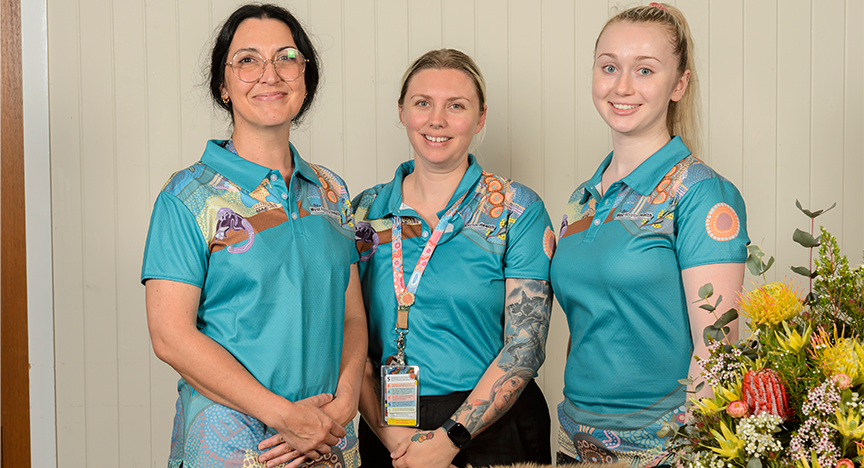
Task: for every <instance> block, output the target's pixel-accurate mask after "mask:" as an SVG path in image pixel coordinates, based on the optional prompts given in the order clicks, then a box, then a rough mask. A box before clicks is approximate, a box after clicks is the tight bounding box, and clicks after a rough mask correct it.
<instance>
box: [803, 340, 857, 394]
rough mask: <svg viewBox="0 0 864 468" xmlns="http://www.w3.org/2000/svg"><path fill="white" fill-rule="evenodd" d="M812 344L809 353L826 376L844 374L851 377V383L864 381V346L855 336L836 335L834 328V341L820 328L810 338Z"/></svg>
mask: <svg viewBox="0 0 864 468" xmlns="http://www.w3.org/2000/svg"><path fill="white" fill-rule="evenodd" d="M810 341H811V342H812V344H813V346H812V348H811V351H810V354H811V355H812V356H813V359H815V360H816V362H818V363H819V365H820V366H821V367H822V372H823V373H824V374H825V376H826V377H832V376H833V375H835V374H846V375H848V376H849V377H850V378H851V379H852V385H853V386H854V385H858V384H861V383H864V346H862V345H861V342H860V341H858V340H857V339H855V338H844V337H842V336H837V330H836V329H835V330H834V340H833V341H834V342H833V343H832V342H831V341H832V340H831V337H829V336H828V333H827V332H825V330H823V329H820V330H819V332H818V333H816V334H815V335H813V338H812V339H811V340H810Z"/></svg>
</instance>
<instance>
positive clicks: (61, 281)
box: [45, 0, 864, 468]
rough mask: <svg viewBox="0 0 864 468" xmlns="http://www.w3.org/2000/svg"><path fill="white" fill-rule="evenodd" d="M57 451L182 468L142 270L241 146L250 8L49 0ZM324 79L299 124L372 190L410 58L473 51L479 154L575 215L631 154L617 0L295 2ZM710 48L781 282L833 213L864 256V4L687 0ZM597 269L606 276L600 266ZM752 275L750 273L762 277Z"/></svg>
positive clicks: (397, 156)
mask: <svg viewBox="0 0 864 468" xmlns="http://www.w3.org/2000/svg"><path fill="white" fill-rule="evenodd" d="M47 1H48V39H49V41H48V44H49V62H48V64H49V65H48V66H49V80H50V135H51V137H50V143H51V171H52V181H51V184H52V186H51V188H52V192H53V195H52V198H53V199H52V222H53V234H54V236H53V242H54V258H53V262H54V278H53V281H54V288H53V291H46V292H45V293H46V294H50V293H52V292H53V294H54V304H55V305H54V315H55V320H54V325H55V354H56V388H57V389H56V408H57V410H56V411H57V414H56V417H57V459H58V466H60V467H63V468H67V467H68V468H77V467H82V468H83V467H87V468H98V467H116V466H124V467H161V466H165V461H166V459H167V455H168V445H169V439H170V430H171V420H172V417H173V413H174V402H175V399H176V391H175V385H176V379H177V376H176V374H175V373H174V372H173V370H171V369H170V368H169V367H168V366H166V365H165V364H163V363H161V362H160V361H158V360H157V359H156V358H155V357H154V355H153V353H152V351H151V348H150V343H149V339H148V335H147V327H146V321H145V310H144V288H143V287H142V286H141V285H140V284H139V280H138V278H139V274H140V263H141V255H142V253H143V247H144V240H145V237H146V232H147V225H148V221H149V214H150V209H151V207H152V203H153V201H154V200H155V198H156V195H157V193H158V191H159V190H160V188H161V187H162V185H163V183H164V182H165V181H166V180H167V178H168V177H169V176H170V174H171V173H173V172H174V171H176V170H179V169H181V168H183V167H185V166H187V165H189V164H191V163H193V162H195V161H196V160H198V158H199V157H200V154H201V151H202V150H203V148H204V143H205V141H206V140H207V139H208V138H226V137H228V136H229V131H230V129H229V127H228V125H227V123H226V119H225V118H224V116H222V115H221V114H220V113H219V112H216V111H214V109H213V107H212V105H211V104H210V102H209V97H208V93H207V87H206V84H205V83H206V79H205V77H204V75H203V71H204V70H205V69H206V65H207V64H206V60H207V58H208V55H209V49H208V47H209V46H210V41H211V39H212V35H213V30H214V29H215V28H216V27H217V26H218V25H219V24H220V22H221V21H222V20H223V19H224V18H225V17H226V16H227V15H228V14H230V12H231V11H232V10H233V9H234V8H235V7H236V6H237V5H238V4H239V2H237V1H236V0H146V1H144V0H140V1H126V0H122V1H121V0H47ZM279 3H280V4H282V5H283V6H285V7H287V8H288V9H290V10H291V11H292V12H293V13H295V15H297V16H298V18H300V19H301V20H302V21H303V23H304V24H305V25H306V26H307V27H308V32H309V33H310V34H311V35H312V36H313V39H314V41H315V43H316V45H317V47H318V49H319V52H320V53H321V57H322V63H323V67H324V69H323V78H324V81H323V86H322V88H321V92H320V94H319V99H318V101H317V104H316V106H315V108H314V109H313V113H312V115H311V116H309V118H308V119H307V121H306V122H305V124H304V125H303V126H301V127H300V128H298V129H296V130H294V131H293V133H292V137H291V139H292V141H293V142H294V144H295V145H296V146H297V147H298V149H299V150H300V151H301V153H302V154H303V155H304V156H305V157H306V158H307V159H309V160H311V161H314V162H316V163H319V164H324V165H326V166H328V167H330V168H331V169H333V170H335V171H336V172H338V173H340V174H341V175H343V176H344V177H345V179H346V180H347V181H348V184H349V188H350V191H351V193H352V194H357V193H359V191H360V190H362V189H364V188H366V187H369V186H371V185H373V184H375V183H378V182H384V181H387V180H389V179H390V178H392V175H393V171H394V170H395V167H396V166H397V165H398V164H399V163H400V162H402V161H404V160H406V159H409V158H410V157H411V154H410V146H409V144H408V142H407V140H406V138H405V135H404V129H402V128H401V127H400V125H399V121H398V116H397V113H396V99H397V97H398V92H399V83H400V79H401V76H402V73H403V72H404V70H405V68H406V67H407V65H408V64H409V63H410V62H411V60H413V59H414V58H416V57H417V56H419V55H420V54H422V53H423V52H425V51H427V50H429V49H432V48H439V47H454V48H458V49H461V50H463V51H465V52H467V53H469V54H470V55H472V56H473V57H474V58H475V59H476V60H477V62H478V64H479V65H480V67H481V69H482V70H483V72H484V74H485V76H486V79H487V82H488V106H489V115H488V119H487V126H486V130H485V135H484V138H483V140H482V142H481V143H480V144H479V146H478V148H477V150H476V153H477V154H478V157H479V159H480V161H481V163H482V165H483V166H484V168H485V169H487V170H490V171H493V172H495V173H498V174H500V175H504V176H507V177H511V178H513V179H515V180H517V181H519V182H522V183H525V184H527V185H528V186H530V187H532V188H533V189H534V190H536V191H537V192H538V193H539V194H540V195H541V196H542V197H543V198H544V200H545V201H546V206H547V208H548V210H549V214H550V216H551V217H552V220H553V224H555V225H556V226H557V225H558V223H559V222H560V219H561V216H562V213H563V209H564V205H565V203H566V200H567V198H568V197H569V195H570V193H571V192H572V190H573V189H574V188H575V187H576V186H577V185H578V184H579V183H581V182H582V181H584V180H585V179H586V178H588V177H590V176H591V174H592V173H593V172H594V170H595V168H596V166H597V165H598V164H599V162H600V160H601V159H602V158H603V157H604V156H605V155H606V154H607V152H608V151H609V150H610V149H611V148H610V139H609V134H608V129H607V127H606V125H605V124H604V123H603V121H602V120H601V119H600V118H599V117H598V115H597V113H596V111H595V110H594V107H593V104H592V102H591V96H590V87H591V65H592V61H593V46H594V41H595V39H596V36H597V33H598V32H599V30H600V28H601V27H602V25H603V23H604V22H605V20H606V19H607V18H608V17H609V15H610V13H611V12H612V11H613V10H614V9H615V8H619V7H628V6H632V5H635V4H636V3H635V2H619V1H614V0H609V1H606V0H580V1H578V2H575V1H571V0H407V1H406V0H343V1H340V0H305V1H303V0H293V1H284V0H280V2H279ZM675 3H676V4H677V5H678V6H679V7H680V8H681V9H682V10H683V11H684V12H685V14H686V16H687V17H688V19H689V21H690V25H691V28H692V30H693V34H694V38H695V40H696V47H697V58H698V68H697V71H698V73H699V77H700V84H701V95H702V103H703V128H704V131H703V135H704V141H703V148H704V151H703V154H701V155H700V156H701V157H702V158H703V159H705V160H706V161H708V162H709V163H710V164H711V165H712V166H713V167H714V168H715V169H717V170H718V171H719V172H720V173H721V174H723V175H724V176H725V177H727V178H728V179H730V180H731V181H732V182H734V183H735V184H736V185H737V186H738V187H739V189H741V191H742V193H743V194H744V198H745V200H746V202H747V208H748V224H749V231H750V237H751V239H752V240H753V242H755V243H758V244H759V245H761V246H762V248H763V250H765V252H767V253H768V254H771V255H774V256H775V257H776V258H777V266H776V267H775V268H774V269H773V270H772V271H771V272H770V274H769V275H768V279H769V280H783V279H784V278H786V277H792V276H794V274H792V273H791V272H790V271H789V269H788V267H789V266H790V265H806V264H807V261H808V257H807V252H806V251H805V250H804V249H802V248H800V247H799V246H797V245H795V244H794V243H793V242H792V240H791V234H792V232H793V230H794V229H795V228H796V227H801V228H806V227H808V222H807V221H808V220H807V219H806V218H805V217H804V216H803V215H802V214H800V213H799V212H798V211H797V209H796V208H795V205H794V203H795V200H796V199H798V200H800V201H801V203H802V204H803V205H804V206H805V207H811V208H814V209H817V208H825V207H827V206H829V205H831V204H832V203H834V202H837V203H838V208H836V209H835V210H833V211H831V212H830V213H828V214H826V215H825V216H823V217H822V218H819V220H818V221H819V223H820V224H823V225H825V226H826V227H827V228H828V229H829V230H830V231H831V232H832V233H834V234H835V235H836V236H838V237H839V238H840V241H841V244H842V246H843V248H844V251H845V252H846V253H847V255H849V257H850V261H851V263H852V264H853V265H858V264H859V263H860V262H861V260H862V259H861V255H862V250H864V183H862V182H861V181H862V178H864V155H862V154H864V153H862V152H864V149H862V148H864V114H862V112H864V36H862V28H861V27H860V25H861V24H862V23H864V2H862V1H861V0H818V1H817V0H783V1H780V0H758V1H756V0H754V1H745V0H722V1H721V0H678V1H677V2H675ZM586 274H590V272H586ZM748 284H749V283H748ZM567 339H568V335H567V328H566V320H565V317H564V315H563V313H562V312H561V310H560V308H558V306H557V305H556V308H555V313H554V316H553V326H552V327H551V330H550V337H549V342H548V349H547V361H546V365H545V366H544V368H543V369H542V370H541V372H540V377H539V382H540V384H541V386H542V387H543V389H544V392H545V393H546V397H547V399H548V401H549V404H550V411H551V412H552V413H553V421H555V417H554V408H555V405H557V403H558V402H560V400H561V399H562V393H561V391H562V388H563V372H564V364H565V349H566V346H567Z"/></svg>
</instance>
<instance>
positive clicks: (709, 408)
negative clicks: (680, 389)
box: [693, 398, 726, 416]
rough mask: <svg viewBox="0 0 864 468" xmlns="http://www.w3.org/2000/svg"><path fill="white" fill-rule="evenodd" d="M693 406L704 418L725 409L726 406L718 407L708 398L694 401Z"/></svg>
mask: <svg viewBox="0 0 864 468" xmlns="http://www.w3.org/2000/svg"><path fill="white" fill-rule="evenodd" d="M693 404H694V405H696V408H698V409H699V412H700V413H702V414H704V415H706V416H711V415H713V414H715V413H719V412H720V411H724V410H725V409H726V405H723V406H720V405H719V404H718V403H717V402H716V401H715V400H712V399H710V398H702V399H700V400H695V399H694V400H693Z"/></svg>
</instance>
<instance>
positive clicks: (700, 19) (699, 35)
mask: <svg viewBox="0 0 864 468" xmlns="http://www.w3.org/2000/svg"><path fill="white" fill-rule="evenodd" d="M676 4H677V5H676V6H677V7H678V8H679V9H680V10H681V12H682V13H683V14H684V17H685V18H687V25H688V26H690V35H691V36H692V38H693V48H694V49H695V50H694V53H695V54H696V72H697V79H698V80H699V86H698V89H699V96H700V103H701V112H700V120H701V122H700V123H701V126H702V131H701V135H700V137H701V143H702V150H701V152H700V154H697V155H696V156H697V157H699V158H700V159H702V160H703V161H705V162H707V163H708V164H709V165H711V164H712V162H713V161H712V160H711V156H710V154H709V148H710V133H709V132H710V129H711V100H710V99H709V97H710V96H709V94H708V93H709V92H710V90H711V73H710V71H711V19H710V13H711V10H710V8H709V5H710V2H709V1H706V0H678V1H677V2H676Z"/></svg>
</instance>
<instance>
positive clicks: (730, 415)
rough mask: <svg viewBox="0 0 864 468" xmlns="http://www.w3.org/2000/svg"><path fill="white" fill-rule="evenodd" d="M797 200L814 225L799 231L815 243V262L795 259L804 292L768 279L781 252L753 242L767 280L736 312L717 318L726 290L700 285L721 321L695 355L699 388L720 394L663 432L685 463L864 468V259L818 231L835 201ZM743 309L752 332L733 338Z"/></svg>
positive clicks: (759, 272) (801, 240)
mask: <svg viewBox="0 0 864 468" xmlns="http://www.w3.org/2000/svg"><path fill="white" fill-rule="evenodd" d="M796 205H797V206H798V208H799V209H800V210H801V212H802V213H804V214H805V215H806V216H807V217H809V218H810V232H809V233H808V232H805V231H802V230H800V229H798V230H796V231H795V234H794V235H793V237H792V238H793V240H794V241H795V242H797V243H798V244H800V245H802V246H803V247H805V248H808V249H810V263H811V265H810V267H809V268H808V267H792V271H794V272H795V273H797V274H798V275H801V276H803V277H804V278H805V281H806V282H807V283H808V286H807V288H808V289H809V291H807V294H806V295H805V294H804V292H805V291H806V290H804V289H803V287H802V286H796V285H795V284H794V282H789V283H786V282H784V283H768V282H767V281H766V280H765V272H766V271H768V269H769V268H771V266H772V265H773V263H774V258H773V257H771V258H769V259H768V261H767V263H766V262H765V261H764V258H765V254H764V253H762V251H761V250H760V249H759V247H757V246H755V245H751V246H750V247H748V249H749V256H748V258H747V267H748V269H749V270H750V272H751V273H753V275H754V276H757V277H758V276H761V277H762V279H763V282H762V284H761V285H757V286H756V287H755V288H754V289H753V290H751V291H748V292H746V293H743V294H741V296H740V298H739V310H736V309H730V310H729V311H727V312H726V313H723V314H722V315H720V316H719V317H718V312H719V311H718V306H719V305H720V302H721V301H722V297H720V298H718V299H717V300H716V301H713V303H712V296H713V288H712V287H711V285H710V284H706V285H705V286H703V287H702V288H701V289H700V291H699V296H700V298H701V299H700V302H704V303H703V304H702V305H700V307H701V308H702V309H705V310H707V311H708V312H709V313H712V314H714V315H715V317H716V318H717V320H716V322H715V323H714V324H713V325H711V326H709V327H707V328H706V329H705V333H704V336H705V343H706V345H708V346H709V353H710V354H709V356H708V357H706V358H703V359H700V358H698V357H696V358H695V359H696V360H697V361H698V362H699V365H700V367H701V368H702V370H703V372H702V376H703V377H704V382H702V383H700V384H699V385H697V386H696V388H695V390H694V391H695V392H699V391H700V390H701V388H702V386H703V385H705V384H707V385H709V386H710V387H711V389H712V390H713V397H707V398H701V399H696V398H692V399H691V402H690V403H689V404H690V405H691V411H690V412H691V416H690V419H689V421H688V422H687V423H686V424H684V425H683V426H679V425H678V424H676V423H674V422H668V423H665V424H664V425H663V428H662V429H661V430H660V432H659V433H658V435H659V436H661V437H668V440H667V449H668V451H669V452H670V453H671V454H673V455H675V456H676V457H677V458H678V460H679V462H680V463H681V464H682V465H684V466H691V467H697V468H708V467H711V468H721V467H722V468H725V467H730V468H731V467H747V468H761V467H800V468H829V467H830V468H835V467H836V468H855V467H856V466H857V467H862V468H864V461H862V458H864V395H862V391H864V341H862V338H864V265H862V266H859V267H858V268H854V269H852V268H850V267H849V263H848V260H847V259H846V257H844V256H843V255H841V253H840V249H839V247H838V243H837V239H836V238H834V237H833V236H832V235H831V234H830V233H828V232H827V231H826V230H825V229H824V228H820V235H819V236H816V237H814V227H815V218H817V217H818V216H820V215H822V214H824V213H826V212H827V211H828V210H830V209H831V208H834V206H833V205H832V206H831V207H830V208H828V209H826V210H819V211H815V212H811V211H809V210H806V209H804V208H802V207H801V204H800V203H798V202H796ZM817 249H818V250H817ZM814 253H816V254H818V255H817V256H816V258H815V259H814V258H813V257H814ZM739 313H740V315H741V316H742V317H743V318H744V319H745V320H746V322H747V325H748V327H749V328H750V330H751V331H752V334H751V335H750V336H749V337H747V338H745V339H742V340H740V341H739V342H738V343H731V342H729V339H728V338H727V336H726V335H727V333H728V331H729V327H728V326H727V325H729V324H730V322H732V321H733V320H734V319H735V318H737V317H738V315H739ZM682 383H686V384H690V383H692V381H691V380H690V379H684V380H682Z"/></svg>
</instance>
